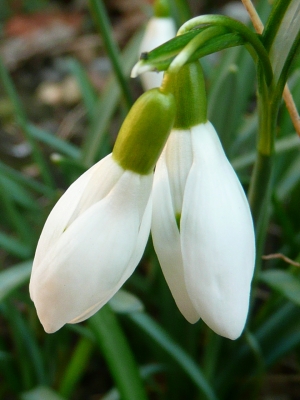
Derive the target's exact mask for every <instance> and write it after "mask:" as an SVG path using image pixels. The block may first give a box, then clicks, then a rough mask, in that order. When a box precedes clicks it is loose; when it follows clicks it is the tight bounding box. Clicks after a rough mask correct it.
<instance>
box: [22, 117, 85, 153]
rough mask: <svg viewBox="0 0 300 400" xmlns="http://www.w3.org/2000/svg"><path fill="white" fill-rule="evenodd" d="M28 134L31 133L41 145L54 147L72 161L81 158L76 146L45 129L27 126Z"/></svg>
mask: <svg viewBox="0 0 300 400" xmlns="http://www.w3.org/2000/svg"><path fill="white" fill-rule="evenodd" d="M27 129H28V132H30V135H31V136H32V137H33V138H34V139H36V140H38V141H40V142H41V143H44V144H46V145H48V146H50V147H52V148H53V149H54V150H56V151H58V152H60V153H62V154H64V155H66V156H69V157H70V158H72V159H75V160H78V159H79V157H80V150H79V149H78V148H77V147H76V146H74V145H73V144H70V143H68V142H66V141H64V140H62V139H60V138H58V137H56V136H54V135H53V134H51V133H49V132H47V131H45V130H44V129H41V128H38V127H37V126H35V125H32V124H28V125H27Z"/></svg>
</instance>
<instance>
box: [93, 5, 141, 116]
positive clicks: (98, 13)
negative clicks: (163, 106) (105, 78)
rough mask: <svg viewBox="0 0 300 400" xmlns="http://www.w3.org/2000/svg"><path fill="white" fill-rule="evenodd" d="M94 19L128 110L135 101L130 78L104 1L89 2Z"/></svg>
mask: <svg viewBox="0 0 300 400" xmlns="http://www.w3.org/2000/svg"><path fill="white" fill-rule="evenodd" d="M89 5H90V9H91V14H92V17H93V18H94V21H95V22H96V25H97V28H98V29H99V30H100V32H101V35H102V39H103V41H104V44H105V48H106V51H107V54H108V56H109V59H110V61H111V63H112V66H113V69H114V72H115V74H116V77H117V80H118V83H119V85H120V88H121V90H122V94H123V96H124V99H125V101H126V105H127V109H128V110H129V109H130V107H131V106H132V103H133V99H132V96H131V92H130V89H129V85H128V78H126V77H125V76H126V75H127V74H125V73H124V71H123V68H122V61H121V58H120V54H119V49H118V47H117V44H116V41H115V40H114V38H113V32H112V27H111V25H110V22H109V18H108V15H107V12H106V9H105V7H104V4H103V1H102V0H89Z"/></svg>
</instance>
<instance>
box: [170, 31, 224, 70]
mask: <svg viewBox="0 0 300 400" xmlns="http://www.w3.org/2000/svg"><path fill="white" fill-rule="evenodd" d="M223 33H226V30H225V32H224V29H222V27H217V26H212V27H208V28H206V29H205V30H204V31H202V32H200V33H199V35H197V36H196V37H194V38H193V39H192V40H191V41H190V42H189V43H188V44H187V45H186V46H185V47H184V49H183V50H182V51H181V52H180V53H179V54H178V55H177V56H176V57H175V58H174V60H173V61H172V62H171V64H170V66H169V68H168V72H169V73H174V74H176V73H177V72H178V71H179V70H180V68H181V67H182V66H183V65H184V64H185V63H186V62H187V61H188V60H189V59H190V57H191V56H192V55H193V53H195V52H196V50H197V49H198V48H199V47H201V46H202V45H203V44H204V43H206V42H207V41H208V40H210V39H212V38H214V37H216V36H220V35H221V34H223Z"/></svg>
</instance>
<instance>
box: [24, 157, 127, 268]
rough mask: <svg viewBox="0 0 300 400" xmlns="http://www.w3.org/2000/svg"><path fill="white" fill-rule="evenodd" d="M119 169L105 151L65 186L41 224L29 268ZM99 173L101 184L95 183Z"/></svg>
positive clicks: (109, 185)
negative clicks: (101, 157)
mask: <svg viewBox="0 0 300 400" xmlns="http://www.w3.org/2000/svg"><path fill="white" fill-rule="evenodd" d="M122 173H123V169H122V168H121V167H120V166H119V165H118V164H117V163H116V162H115V161H114V160H113V159H112V156H111V154H109V155H108V156H107V157H105V158H103V159H102V160H100V161H99V162H98V163H96V164H95V165H93V166H92V167H91V168H90V169H88V170H87V171H86V172H85V173H84V174H82V175H81V176H80V177H79V178H78V179H77V180H76V181H75V182H74V183H73V184H72V185H71V186H70V187H69V188H68V190H67V191H66V192H65V193H64V194H63V196H62V197H61V198H60V199H59V200H58V202H57V203H56V204H55V206H54V208H53V209H52V211H51V213H50V214H49V216H48V218H47V221H46V223H45V225H44V228H43V231H42V233H41V236H40V239H39V242H38V245H37V249H36V253H35V257H34V262H33V266H32V269H33V270H34V269H35V268H36V266H37V265H39V264H40V263H41V262H42V260H43V258H44V257H45V254H46V253H47V252H48V251H49V249H50V247H52V246H53V245H54V244H55V243H56V241H57V240H58V239H59V237H60V235H61V234H62V233H63V232H64V230H65V229H66V228H67V226H69V225H70V224H71V222H72V221H73V220H74V219H75V218H76V217H77V216H78V215H79V214H80V212H81V213H82V212H84V210H85V209H87V208H88V206H89V205H91V204H94V203H96V202H97V201H99V200H100V199H101V198H103V197H104V196H106V195H107V193H108V192H109V191H110V190H111V188H112V187H113V185H114V184H115V183H116V181H117V180H118V179H119V178H120V177H121V175H122ZM100 177H101V184H99V180H100ZM87 189H88V190H87ZM87 197H88V199H87Z"/></svg>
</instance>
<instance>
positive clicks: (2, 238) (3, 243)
mask: <svg viewBox="0 0 300 400" xmlns="http://www.w3.org/2000/svg"><path fill="white" fill-rule="evenodd" d="M0 248H2V249H4V250H6V251H7V252H8V253H9V254H12V255H13V256H16V257H19V258H20V259H21V260H25V259H27V258H28V257H30V255H31V248H30V247H28V245H27V244H25V243H22V242H21V241H20V240H19V239H16V238H14V237H11V236H9V235H7V234H5V233H3V232H0Z"/></svg>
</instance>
